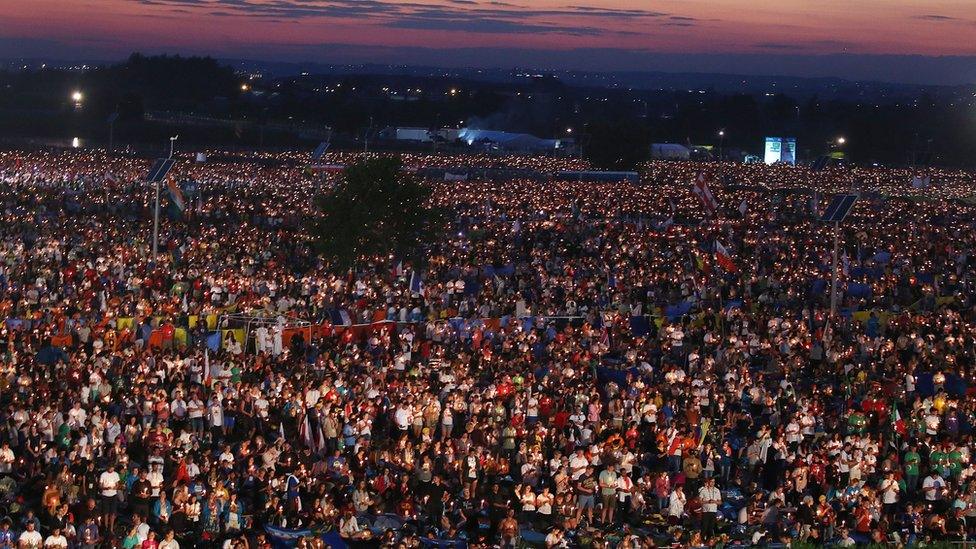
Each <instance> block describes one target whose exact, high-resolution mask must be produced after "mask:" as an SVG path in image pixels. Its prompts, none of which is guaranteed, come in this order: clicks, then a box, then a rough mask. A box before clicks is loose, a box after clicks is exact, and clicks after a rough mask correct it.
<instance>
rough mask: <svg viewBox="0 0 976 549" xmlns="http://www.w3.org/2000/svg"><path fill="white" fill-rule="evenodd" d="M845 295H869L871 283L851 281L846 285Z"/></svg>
mask: <svg viewBox="0 0 976 549" xmlns="http://www.w3.org/2000/svg"><path fill="white" fill-rule="evenodd" d="M847 295H850V296H853V297H871V285H870V284H860V283H858V282H851V283H849V284H848V285H847Z"/></svg>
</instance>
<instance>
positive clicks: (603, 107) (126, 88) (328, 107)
mask: <svg viewBox="0 0 976 549" xmlns="http://www.w3.org/2000/svg"><path fill="white" fill-rule="evenodd" d="M75 90H78V91H81V92H82V94H83V99H82V101H81V104H80V105H75V102H74V101H73V100H72V98H71V94H72V93H73V92H74V91H75ZM920 93H921V92H920ZM151 111H165V112H170V113H173V112H178V113H186V114H194V115H200V116H206V117H213V118H217V119H221V120H226V121H229V123H228V124H224V125H222V126H220V127H214V128H209V129H201V128H199V127H187V128H179V127H177V128H173V127H165V126H164V125H162V124H161V123H160V121H159V120H160V118H159V117H156V118H155V119H154V120H146V119H145V117H144V114H145V113H147V112H151ZM113 113H117V115H115V116H112V117H111V118H112V120H114V127H113V130H114V135H113V137H114V142H115V144H116V146H121V145H124V144H126V143H144V142H147V141H153V140H158V139H159V138H160V137H161V136H165V135H166V134H167V133H170V132H173V131H177V132H181V137H180V141H181V143H183V144H186V145H187V146H189V145H200V146H219V145H228V146H234V147H246V146H253V147H259V146H265V147H276V146H304V145H307V146H314V145H312V143H313V142H314V141H315V140H317V139H319V135H320V132H309V135H302V133H301V132H292V133H287V132H283V131H281V128H282V127H285V126H290V127H296V128H297V127H313V128H315V127H323V128H324V127H325V126H329V127H331V128H332V129H333V130H334V135H335V139H334V142H335V143H337V144H339V145H345V146H359V145H358V144H359V143H361V142H362V141H363V139H364V138H365V137H367V136H368V137H369V138H370V139H371V140H372V141H374V142H375V141H376V139H377V133H378V131H379V130H380V129H382V128H384V127H387V126H418V127H427V128H432V129H433V128H440V127H457V126H460V125H467V126H475V127H480V128H483V129H494V130H508V131H518V132H527V133H532V134H535V135H538V136H540V137H573V138H575V139H577V140H580V141H581V142H582V144H583V147H582V149H583V154H584V155H585V156H587V157H589V158H590V159H591V160H592V161H593V162H594V163H595V164H596V165H597V166H599V167H605V168H612V169H629V168H632V167H633V166H634V165H636V163H638V162H639V161H641V160H644V159H645V158H646V157H647V155H648V154H649V145H650V143H654V142H677V143H682V144H694V145H712V146H714V147H715V149H714V152H715V153H717V151H718V148H719V145H721V146H722V150H723V152H724V153H726V154H727V155H731V154H737V153H739V152H750V153H756V154H758V153H761V151H762V146H763V138H764V137H765V136H767V135H769V136H795V137H796V138H797V143H798V156H799V157H800V158H801V160H802V159H810V158H815V157H817V156H819V155H820V154H823V153H824V152H827V151H829V150H830V147H831V145H830V143H831V142H834V141H835V140H836V138H837V137H838V136H844V137H845V138H846V143H845V145H844V152H845V153H846V154H848V156H849V157H850V158H851V159H852V160H853V161H855V162H863V163H867V162H880V163H885V164H894V165H905V164H912V163H917V164H938V165H945V166H963V167H972V166H974V165H976V98H974V97H972V96H970V94H956V95H939V96H928V95H919V96H918V97H906V96H904V95H899V96H898V97H897V99H894V98H892V99H889V100H887V101H879V100H877V99H875V100H872V101H871V102H865V101H862V100H861V99H860V97H859V96H858V95H854V94H852V96H851V97H850V98H847V99H836V98H834V99H831V100H829V101H822V100H820V99H818V98H817V97H816V96H813V97H809V96H807V97H791V96H789V95H787V94H752V95H749V94H723V93H718V92H715V91H713V90H683V91H674V90H630V89H626V90H625V89H615V88H601V87H582V86H570V85H567V84H565V83H563V82H560V81H559V80H558V79H555V78H551V77H548V78H538V79H525V78H522V79H513V80H512V82H509V83H505V82H497V81H496V82H487V81H477V80H471V79H463V78H455V77H447V76H444V77H437V76H418V75H402V76H398V75H390V74H383V75H368V74H367V75H350V74H326V75H303V76H295V77H285V78H278V79H267V78H252V75H248V74H237V73H235V71H234V70H233V69H232V68H231V67H228V66H226V65H222V64H220V63H219V62H217V61H215V60H213V59H211V58H201V57H180V56H143V55H140V54H133V55H132V56H131V57H130V58H129V59H128V60H126V61H125V62H123V63H119V64H116V65H109V66H98V67H94V68H90V69H88V70H84V71H82V70H64V69H52V68H48V69H40V70H29V71H7V72H0V132H2V133H3V134H4V135H5V137H7V138H8V139H9V138H11V137H12V138H18V137H19V138H41V139H65V138H70V137H72V136H79V137H82V138H83V139H84V140H85V141H86V143H89V144H98V145H104V144H106V143H107V141H108V121H109V118H110V115H113ZM234 121H240V124H236V125H235V124H234ZM184 130H185V131H184ZM570 130H572V131H570ZM719 130H724V133H725V136H724V138H720V137H719V134H718V132H719ZM312 133H315V136H313V135H312ZM377 145H380V144H379V143H377Z"/></svg>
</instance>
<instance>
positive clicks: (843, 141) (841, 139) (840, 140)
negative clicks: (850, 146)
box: [837, 137, 847, 145]
mask: <svg viewBox="0 0 976 549" xmlns="http://www.w3.org/2000/svg"><path fill="white" fill-rule="evenodd" d="M844 143H847V138H845V137H838V138H837V144H838V145H843V144H844Z"/></svg>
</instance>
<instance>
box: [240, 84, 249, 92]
mask: <svg viewBox="0 0 976 549" xmlns="http://www.w3.org/2000/svg"><path fill="white" fill-rule="evenodd" d="M249 89H251V86H248V85H247V84H241V91H242V92H246V91H247V90H249Z"/></svg>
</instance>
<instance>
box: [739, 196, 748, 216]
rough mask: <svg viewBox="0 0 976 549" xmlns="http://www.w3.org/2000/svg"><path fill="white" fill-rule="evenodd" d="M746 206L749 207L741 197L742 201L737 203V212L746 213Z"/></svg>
mask: <svg viewBox="0 0 976 549" xmlns="http://www.w3.org/2000/svg"><path fill="white" fill-rule="evenodd" d="M748 208H749V205H748V204H746V201H745V199H743V200H742V202H740V203H739V213H740V214H742V215H746V210H747V209H748Z"/></svg>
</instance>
